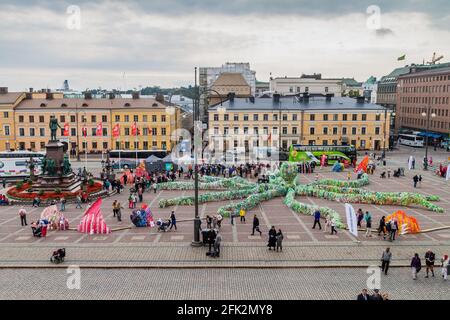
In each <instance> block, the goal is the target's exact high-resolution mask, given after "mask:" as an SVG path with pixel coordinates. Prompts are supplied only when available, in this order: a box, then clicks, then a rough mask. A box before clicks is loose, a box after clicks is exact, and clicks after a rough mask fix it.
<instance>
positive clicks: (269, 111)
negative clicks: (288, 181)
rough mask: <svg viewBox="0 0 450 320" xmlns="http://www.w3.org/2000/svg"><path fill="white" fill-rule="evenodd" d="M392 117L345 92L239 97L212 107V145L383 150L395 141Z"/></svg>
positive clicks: (218, 147) (225, 147)
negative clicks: (343, 94) (391, 137)
mask: <svg viewBox="0 0 450 320" xmlns="http://www.w3.org/2000/svg"><path fill="white" fill-rule="evenodd" d="M389 116H390V114H389V113H388V112H386V109H385V108H383V107H381V106H379V105H375V104H370V103H364V102H363V101H362V100H356V99H352V98H345V97H338V98H334V97H331V96H328V97H323V96H314V97H312V96H311V97H307V96H305V97H301V98H299V97H297V96H290V97H280V96H279V95H274V98H249V99H245V98H234V99H230V100H228V101H227V102H225V103H224V104H223V105H222V106H221V105H220V104H216V105H214V106H211V107H210V108H209V132H208V137H209V146H210V149H211V150H216V152H217V151H219V153H220V152H223V151H224V150H241V151H244V150H245V152H246V153H248V152H251V151H252V149H253V148H254V147H274V148H277V149H278V147H279V146H281V149H282V150H285V151H287V150H288V149H289V147H290V146H291V145H292V144H303V145H343V144H349V145H354V146H355V147H356V148H357V149H358V150H381V149H383V148H384V147H386V148H387V147H388V146H389V128H390V121H389V120H390V117H389ZM385 129H386V131H385Z"/></svg>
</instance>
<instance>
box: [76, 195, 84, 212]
mask: <svg viewBox="0 0 450 320" xmlns="http://www.w3.org/2000/svg"><path fill="white" fill-rule="evenodd" d="M75 203H76V206H75V209H83V207H82V206H81V195H80V194H77V198H76V199H75Z"/></svg>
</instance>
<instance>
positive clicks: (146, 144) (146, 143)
mask: <svg viewBox="0 0 450 320" xmlns="http://www.w3.org/2000/svg"><path fill="white" fill-rule="evenodd" d="M143 145H144V150H148V141H144V142H143Z"/></svg>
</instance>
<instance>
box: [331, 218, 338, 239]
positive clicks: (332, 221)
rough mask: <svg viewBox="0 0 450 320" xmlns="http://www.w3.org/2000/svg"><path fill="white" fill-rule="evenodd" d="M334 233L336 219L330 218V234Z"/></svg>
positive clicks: (335, 231)
mask: <svg viewBox="0 0 450 320" xmlns="http://www.w3.org/2000/svg"><path fill="white" fill-rule="evenodd" d="M335 233H336V234H337V230H336V221H335V220H334V219H331V235H333V234H335Z"/></svg>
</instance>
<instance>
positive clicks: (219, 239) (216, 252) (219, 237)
mask: <svg viewBox="0 0 450 320" xmlns="http://www.w3.org/2000/svg"><path fill="white" fill-rule="evenodd" d="M215 232H216V239H215V240H214V255H213V257H214V258H219V257H220V244H221V243H222V234H221V233H220V232H219V230H216V231H215Z"/></svg>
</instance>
